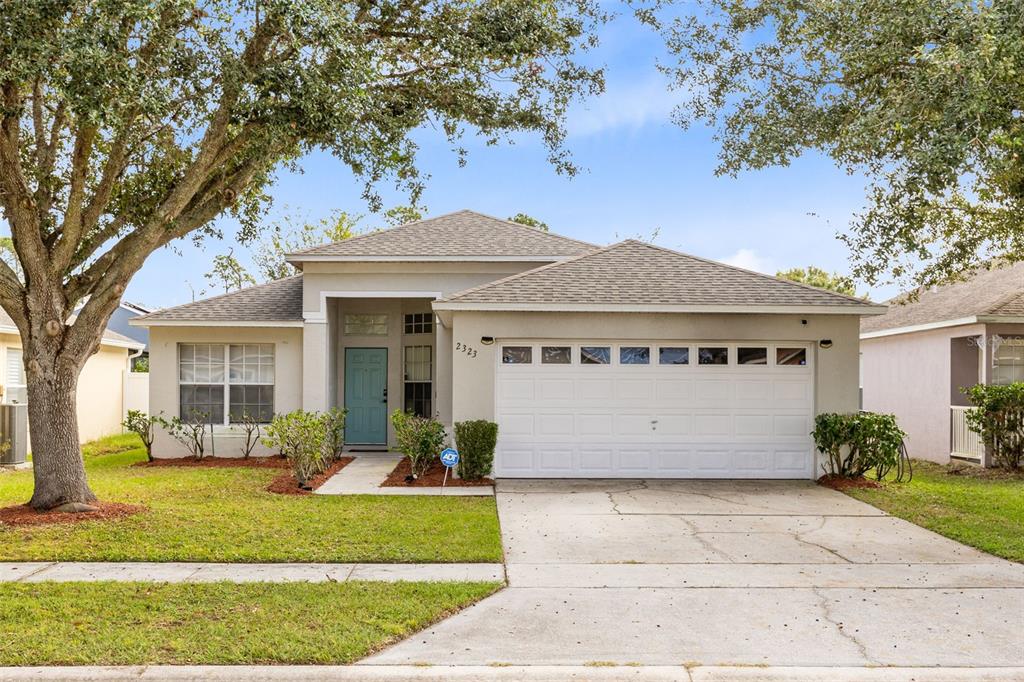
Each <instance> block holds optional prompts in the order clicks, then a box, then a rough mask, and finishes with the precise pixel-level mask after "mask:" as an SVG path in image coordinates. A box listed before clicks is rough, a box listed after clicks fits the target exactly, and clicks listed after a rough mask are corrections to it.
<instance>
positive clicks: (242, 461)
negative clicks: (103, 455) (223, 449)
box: [132, 455, 291, 469]
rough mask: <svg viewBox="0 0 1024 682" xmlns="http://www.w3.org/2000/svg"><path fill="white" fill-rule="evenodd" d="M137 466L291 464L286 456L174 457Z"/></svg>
mask: <svg viewBox="0 0 1024 682" xmlns="http://www.w3.org/2000/svg"><path fill="white" fill-rule="evenodd" d="M132 466H137V467H207V468H215V469H220V468H223V467H246V468H251V469H287V468H289V467H290V466H291V465H290V464H289V463H288V459H287V458H286V457H280V456H274V457H250V458H248V459H246V458H245V457H210V456H209V455H207V456H206V457H203V458H202V459H196V458H195V457H175V458H168V459H155V460H153V461H152V462H136V463H135V464H133V465H132Z"/></svg>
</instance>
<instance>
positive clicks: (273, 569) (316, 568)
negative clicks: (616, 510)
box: [0, 562, 505, 583]
mask: <svg viewBox="0 0 1024 682" xmlns="http://www.w3.org/2000/svg"><path fill="white" fill-rule="evenodd" d="M101 580H113V581H121V582H169V583H208V582H220V581H226V582H235V583H248V582H327V581H332V582H344V581H346V580H367V581H382V582H398V581H422V582H463V581H465V582H504V581H505V567H504V566H503V565H502V564H213V563H211V564H204V563H175V562H169V563H153V562H138V563H135V562H127V563H114V562H111V563H103V562H56V563H46V562H40V563H32V562H28V563H17V564H12V563H0V582H25V583H39V582H48V581H52V582H80V581H101Z"/></svg>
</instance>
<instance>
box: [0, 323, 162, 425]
mask: <svg viewBox="0 0 1024 682" xmlns="http://www.w3.org/2000/svg"><path fill="white" fill-rule="evenodd" d="M144 348H145V344H144V343H140V342H139V341H135V340H133V339H130V338H128V337H127V336H123V335H122V334H118V333H117V332H115V331H112V330H110V329H108V330H106V331H105V332H104V333H103V338H102V340H101V342H100V348H99V350H98V351H97V352H96V353H95V354H94V355H93V356H92V357H90V358H89V359H88V360H87V361H86V363H85V366H84V367H83V368H82V373H81V375H79V379H78V401H77V402H78V437H79V439H81V440H82V442H85V441H90V440H93V439H96V438H100V437H102V436H109V435H111V434H115V433H121V431H122V428H121V420H122V419H124V412H125V409H126V407H125V393H124V389H125V372H126V371H127V370H128V369H129V362H130V358H131V357H132V356H133V355H138V354H139V353H141V352H142V350H143V349H144ZM0 357H2V358H3V368H2V374H0V401H2V402H4V403H7V404H24V403H26V402H27V400H28V392H27V389H26V386H25V364H24V357H23V354H22V350H21V336H19V334H18V328H17V327H16V326H14V320H12V319H11V318H10V316H9V315H7V313H5V312H3V311H0Z"/></svg>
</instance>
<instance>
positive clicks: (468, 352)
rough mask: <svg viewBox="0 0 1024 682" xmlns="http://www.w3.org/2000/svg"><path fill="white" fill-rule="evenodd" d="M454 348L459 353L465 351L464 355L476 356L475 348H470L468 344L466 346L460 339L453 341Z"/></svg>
mask: <svg viewBox="0 0 1024 682" xmlns="http://www.w3.org/2000/svg"><path fill="white" fill-rule="evenodd" d="M455 350H456V351H458V352H459V353H465V354H466V355H468V356H469V357H471V358H475V357H476V348H470V347H469V346H467V345H466V344H464V343H462V342H461V341H456V342H455Z"/></svg>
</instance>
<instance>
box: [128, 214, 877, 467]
mask: <svg viewBox="0 0 1024 682" xmlns="http://www.w3.org/2000/svg"><path fill="white" fill-rule="evenodd" d="M288 261H289V262H290V263H292V264H293V265H295V266H296V268H298V269H299V270H300V271H301V274H299V275H296V276H294V277H290V278H287V279H283V280H279V281H276V282H272V283H270V284H266V285H262V286H257V287H252V288H250V289H245V290H242V291H238V292H235V293H231V294H227V295H224V296H220V297H217V298H212V299H208V300H205V301H198V302H195V303H190V304H188V305H183V306H180V307H177V308H171V309H167V310H163V311H158V312H156V313H153V314H151V315H148V316H145V317H142V318H138V319H137V320H135V321H133V323H134V324H138V325H145V326H148V327H149V330H150V354H151V355H150V365H151V378H150V381H151V384H150V405H151V411H152V412H153V413H160V412H163V413H164V414H165V415H168V416H170V415H181V416H182V417H183V418H185V417H187V416H188V415H189V414H198V415H205V416H208V417H209V419H210V420H211V422H213V427H212V430H213V433H214V438H215V439H216V441H217V444H216V449H217V453H218V454H220V455H237V454H238V452H239V444H240V440H241V438H240V434H238V433H237V431H236V427H234V426H232V422H233V421H235V420H236V419H237V417H238V415H240V414H242V413H243V412H249V413H250V414H258V415H260V416H261V418H263V419H269V417H270V415H272V414H273V413H281V412H287V411H290V410H294V409H296V408H300V407H301V408H304V409H307V410H324V409H326V408H328V407H331V406H340V407H344V408H346V409H347V410H348V422H347V427H346V443H347V444H348V446H349V447H351V448H354V449H366V448H386V447H388V446H390V445H392V444H393V434H392V433H391V431H390V428H389V425H388V423H389V422H388V414H389V413H390V412H391V411H394V410H412V411H414V412H416V413H419V414H422V415H431V416H434V417H436V418H437V419H439V420H441V421H442V422H444V423H445V424H447V425H451V424H452V423H453V422H457V421H461V420H466V419H489V420H493V421H496V422H497V423H498V425H499V443H498V451H497V453H496V459H495V474H496V475H498V476H505V477H637V476H644V477H672V478H678V477H727V478H811V477H814V476H815V475H816V473H817V467H816V464H815V455H814V447H813V443H812V441H811V439H810V436H809V433H810V431H811V428H812V421H813V418H814V415H815V414H816V413H819V412H824V411H853V410H856V409H857V405H858V389H857V376H858V354H859V347H858V346H859V341H858V335H859V328H860V327H859V324H860V317H861V316H862V315H873V314H878V313H881V312H883V311H884V308H882V307H880V306H876V305H873V304H871V303H867V302H865V301H863V300H861V299H856V298H851V297H847V296H842V295H839V294H834V293H831V292H826V291H821V290H818V289H815V288H812V287H807V286H804V285H801V284H795V283H793V282H788V281H784V280H780V279H776V278H774V277H769V276H765V275H761V274H757V273H753V272H749V271H746V270H741V269H738V268H734V267H730V266H727V265H723V264H721V263H716V262H713V261H708V260H704V259H701V258H696V257H693V256H688V255H684V254H681V253H677V252H674V251H670V250H668V249H664V248H660V247H657V246H652V245H649V244H644V243H640V242H637V241H632V240H629V241H625V242H621V243H618V244H613V245H611V246H608V247H604V248H600V247H598V246H595V245H592V244H587V243H584V242H580V241H577V240H574V239H569V238H566V237H561V236H558V235H555V234H550V233H547V232H543V231H540V230H537V229H534V228H531V227H526V226H523V225H519V224H516V223H510V222H506V221H503V220H499V219H496V218H491V217H488V216H485V215H481V214H479V213H474V212H471V211H460V212H458V213H453V214H450V215H445V216H440V217H437V218H433V219H429V220H423V221H419V222H415V223H410V224H407V225H403V226H400V227H397V228H393V229H390V230H385V231H381V232H376V233H372V234H367V235H363V236H359V237H356V238H353V239H349V240H347V241H343V242H339V243H335V244H328V245H325V246H321V247H317V248H314V249H310V250H308V251H303V252H300V253H295V254H291V255H290V256H289V257H288ZM155 454H156V455H157V456H159V457H173V456H180V455H183V454H185V453H184V451H183V449H182V448H181V447H180V446H179V445H178V444H177V443H175V442H173V441H171V440H170V439H169V438H168V437H166V436H162V437H161V438H160V439H159V440H158V442H157V445H156V448H155Z"/></svg>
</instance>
